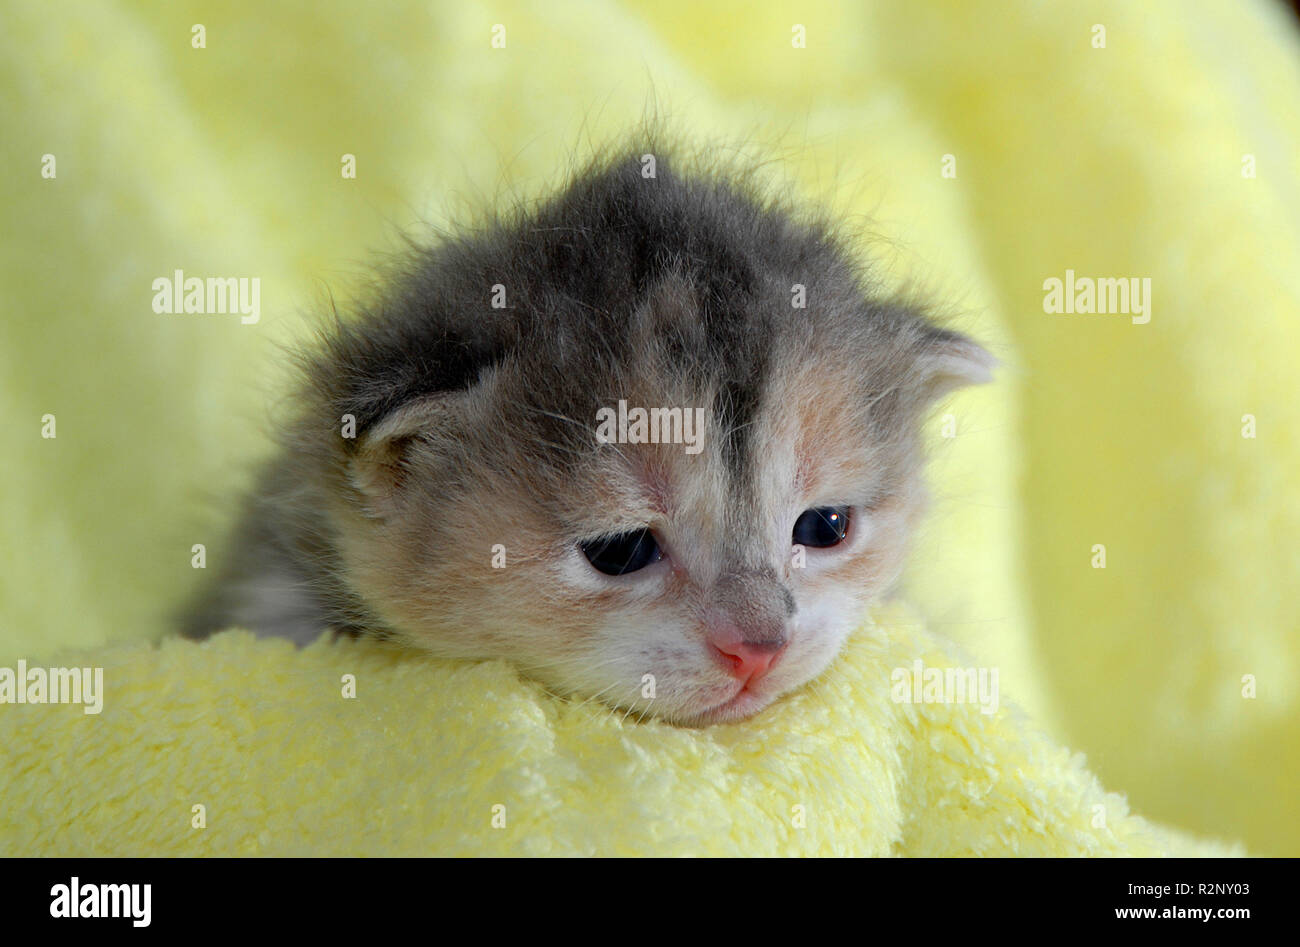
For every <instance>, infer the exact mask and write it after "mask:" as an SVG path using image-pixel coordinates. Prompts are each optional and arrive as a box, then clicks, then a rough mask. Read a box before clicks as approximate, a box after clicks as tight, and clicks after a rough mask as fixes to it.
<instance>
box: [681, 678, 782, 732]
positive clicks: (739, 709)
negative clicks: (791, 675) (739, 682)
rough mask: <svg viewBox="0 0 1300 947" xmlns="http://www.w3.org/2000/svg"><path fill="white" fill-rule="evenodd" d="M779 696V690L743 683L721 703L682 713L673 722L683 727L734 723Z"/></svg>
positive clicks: (756, 711)
mask: <svg viewBox="0 0 1300 947" xmlns="http://www.w3.org/2000/svg"><path fill="white" fill-rule="evenodd" d="M780 696H781V694H780V692H779V691H772V690H768V689H763V688H762V687H761V685H760V686H759V687H757V688H751V687H749V685H745V686H744V687H742V688H741V689H740V691H739V692H738V693H737V694H735V695H734V696H733V697H729V698H728V699H727V700H725V701H723V702H722V703H720V704H717V705H716V706H711V707H707V708H705V709H704V710H701V711H698V712H696V713H694V714H683V715H682V717H681V718H680V719H679V720H677V721H675V722H676V723H677V724H678V725H679V726H683V727H708V726H712V725H713V724H717V723H735V722H736V721H738V720H744V719H745V718H746V717H752V716H753V715H754V714H756V713H758V712H759V711H760V710H762V709H764V708H765V707H767V706H768V705H770V704H771V703H772V702H773V701H775V700H776V699H777V698H778V697H780Z"/></svg>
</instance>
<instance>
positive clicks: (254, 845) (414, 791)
mask: <svg viewBox="0 0 1300 947" xmlns="http://www.w3.org/2000/svg"><path fill="white" fill-rule="evenodd" d="M960 660H961V659H960V657H959V656H958V655H957V654H956V653H955V649H954V648H953V647H952V646H951V645H947V644H945V643H944V642H943V641H941V640H939V639H936V638H935V637H934V636H932V635H930V634H929V633H927V632H926V631H925V630H924V629H923V628H922V626H921V625H920V624H919V623H918V622H917V621H916V619H915V616H913V615H911V614H909V613H908V612H907V611H905V610H903V609H901V608H898V607H892V608H887V609H881V610H880V611H879V613H878V615H877V616H876V619H875V620H874V621H872V622H870V623H868V624H867V625H866V626H865V627H864V628H862V629H861V631H859V632H858V633H857V634H856V635H855V637H854V638H853V640H852V642H851V644H850V646H849V647H848V649H847V650H846V652H845V653H844V655H843V656H842V657H841V659H840V660H839V661H837V662H836V664H835V665H834V666H833V667H832V668H831V670H830V671H829V672H828V673H827V674H826V675H825V676H824V677H822V678H821V679H819V680H817V681H814V682H813V683H812V684H810V685H809V686H807V687H805V688H804V689H803V690H801V691H799V692H797V693H795V694H794V695H792V696H790V697H789V698H787V699H785V700H782V701H780V702H779V703H777V704H776V705H774V706H773V707H771V708H770V709H769V710H767V711H765V712H763V713H761V714H759V715H758V716H757V717H755V718H752V719H750V720H748V721H744V722H742V723H738V724H734V725H726V726H718V727H711V728H705V729H685V728H677V727H673V726H669V725H667V724H663V723H659V722H655V721H648V720H647V721H638V720H636V719H631V718H629V717H628V716H627V715H626V714H623V713H619V712H615V711H611V710H609V709H607V708H605V707H604V706H603V705H600V704H598V703H592V702H590V701H577V700H570V699H564V698H559V697H554V696H551V695H549V694H547V693H545V692H544V691H543V690H542V689H541V688H540V687H539V686H537V685H536V684H533V683H531V682H528V681H526V680H522V679H521V678H520V677H519V676H518V675H517V674H516V673H515V672H514V671H513V670H512V669H511V668H510V667H509V666H507V665H505V664H503V663H500V662H482V663H458V662H448V661H441V660H434V659H429V658H425V657H422V656H417V655H414V654H412V653H410V652H404V651H402V650H400V649H398V648H396V647H393V646H390V645H385V644H382V643H378V642H374V641H353V640H342V641H338V642H335V643H330V642H329V641H328V640H327V639H322V640H321V641H319V642H317V643H316V644H314V645H312V646H310V647H308V648H306V649H304V650H302V651H301V652H296V651H295V650H294V648H293V647H292V645H290V644H288V643H286V642H283V641H274V640H266V639H260V640H259V639H256V638H254V637H253V636H252V635H251V634H248V633H247V632H239V631H234V632H226V633H223V634H220V635H218V636H216V637H214V638H212V639H210V640H209V641H207V642H205V643H202V644H194V643H191V642H187V641H182V640H176V639H172V640H167V641H164V642H162V643H161V645H158V646H153V645H149V644H129V645H122V646H118V647H116V648H111V649H105V650H102V651H98V652H92V653H88V654H82V655H79V656H65V657H64V658H63V659H62V663H63V664H64V665H67V666H101V665H102V667H103V675H104V678H103V679H104V687H103V694H102V707H101V709H100V712H99V713H97V714H88V713H85V709H86V708H85V707H83V706H78V705H75V704H66V705H50V704H45V705H39V704H27V705H18V706H13V707H8V708H5V710H4V712H3V713H0V772H4V773H6V774H7V779H6V786H5V796H4V798H5V805H4V807H3V809H2V810H0V854H4V855H20V854H26V855H30V854H43V855H56V854H57V855H184V854H191V855H199V854H203V855H611V856H613V855H717V856H722V855H811V854H818V855H1117V854H1126V855H1163V854H1183V855H1199V854H1217V853H1222V852H1225V851H1228V849H1226V848H1223V847H1219V846H1215V845H1211V844H1207V843H1195V842H1192V841H1190V840H1187V839H1185V838H1183V837H1181V836H1179V835H1177V834H1175V833H1172V832H1168V831H1166V830H1164V829H1161V828H1160V827H1158V826H1155V825H1153V824H1151V823H1149V822H1147V821H1146V820H1144V819H1142V818H1139V817H1138V816H1135V815H1132V814H1130V813H1129V811H1128V808H1127V806H1126V805H1125V802H1124V800H1123V799H1122V797H1120V796H1117V795H1113V794H1109V793H1106V792H1105V791H1103V789H1102V788H1101V786H1100V785H1099V784H1098V782H1097V780H1096V779H1095V778H1094V777H1093V776H1092V775H1091V774H1089V773H1088V771H1087V770H1086V768H1085V767H1084V764H1083V760H1082V759H1081V758H1080V757H1078V756H1074V755H1071V754H1070V753H1069V752H1067V751H1066V750H1064V749H1061V748H1060V747H1058V746H1056V745H1054V744H1053V743H1052V742H1051V741H1050V740H1049V739H1047V738H1046V737H1044V736H1043V735H1042V734H1040V733H1038V732H1036V731H1035V729H1034V727H1033V726H1032V725H1031V724H1030V723H1029V721H1028V720H1027V719H1026V718H1025V716H1024V715H1023V714H1021V713H1020V712H1019V711H1018V710H1016V709H1014V708H1012V707H1009V706H1006V705H1005V704H1003V703H1002V702H1001V700H998V699H997V694H996V691H995V690H993V689H992V688H990V687H989V686H987V679H986V683H985V684H984V685H982V686H980V685H972V686H971V687H970V688H969V689H968V690H967V691H965V693H964V700H963V701H962V702H960V703H958V702H951V701H950V702H947V703H937V702H925V699H926V698H927V697H934V696H939V695H940V691H938V690H934V689H931V688H930V683H933V682H932V681H930V680H928V679H927V678H926V674H927V672H930V671H932V670H937V671H940V672H941V671H943V670H945V669H949V668H952V669H957V668H961V667H963V665H962V664H961V663H959V662H960ZM918 662H919V664H918ZM918 668H920V669H921V670H920V676H919V677H918V676H916V675H917V672H918ZM994 683H996V682H994ZM943 694H945V695H946V696H947V697H949V698H951V697H952V696H953V692H952V691H951V690H948V691H945V692H943ZM917 697H920V698H921V701H920V702H916V700H915V698H917ZM54 747H57V748H58V750H57V752H52V751H51V748H54Z"/></svg>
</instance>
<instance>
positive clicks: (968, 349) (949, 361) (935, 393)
mask: <svg viewBox="0 0 1300 947" xmlns="http://www.w3.org/2000/svg"><path fill="white" fill-rule="evenodd" d="M997 364H998V360H997V359H996V358H994V357H993V356H992V355H990V354H989V352H988V350H987V349H985V348H984V347H983V346H982V345H980V344H979V343H978V342H976V341H975V340H974V339H971V338H969V337H968V336H964V335H962V334H961V333H960V332H953V331H952V330H950V329H940V328H936V327H928V328H927V329H926V331H925V335H924V336H923V337H922V340H921V348H920V351H919V353H918V354H917V357H916V367H917V373H918V374H919V376H920V377H921V378H922V380H923V381H922V383H923V385H924V392H925V397H926V399H927V400H930V401H934V400H937V399H939V398H942V397H943V396H944V395H946V394H948V393H949V392H951V391H955V390H956V389H958V388H965V387H966V386H967V385H982V384H984V383H986V382H990V381H992V380H993V369H994V368H995V367H997Z"/></svg>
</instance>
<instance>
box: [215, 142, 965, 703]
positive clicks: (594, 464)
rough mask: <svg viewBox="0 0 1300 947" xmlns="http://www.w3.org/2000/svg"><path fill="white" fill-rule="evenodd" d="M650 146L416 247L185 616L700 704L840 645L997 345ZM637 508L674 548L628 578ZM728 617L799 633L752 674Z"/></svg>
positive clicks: (326, 373) (612, 696)
mask: <svg viewBox="0 0 1300 947" xmlns="http://www.w3.org/2000/svg"><path fill="white" fill-rule="evenodd" d="M644 150H645V149H644V148H638V149H630V150H629V153H628V154H626V155H622V156H619V157H616V158H613V159H607V160H605V161H603V162H601V163H599V164H596V165H593V166H591V167H588V168H586V169H585V170H583V171H582V172H581V173H579V174H577V175H576V176H575V178H574V180H573V181H572V182H571V183H570V184H569V185H568V186H567V188H565V189H564V190H563V191H562V192H561V193H559V194H558V195H557V196H556V197H554V198H553V199H552V200H550V201H549V202H547V203H545V204H543V205H542V206H540V207H539V208H537V209H534V210H529V211H519V212H517V213H516V214H515V216H513V217H508V218H507V217H499V218H497V219H496V220H494V221H493V222H491V223H490V224H489V225H488V226H487V227H485V228H483V229H482V230H481V231H479V232H473V233H470V234H468V235H465V236H461V237H457V238H453V239H451V240H448V241H444V242H442V243H440V244H439V245H437V246H435V247H433V248H431V249H427V250H421V251H419V252H418V253H417V254H416V255H415V257H414V258H413V259H412V260H410V261H408V263H407V265H406V266H405V267H404V268H403V269H402V271H401V272H400V273H398V274H396V275H395V276H393V277H392V278H391V284H390V287H389V289H388V290H387V291H386V293H385V294H384V296H383V298H382V299H381V300H380V301H378V302H377V303H375V304H373V305H372V306H370V307H368V309H367V310H366V311H364V312H362V313H360V314H359V317H358V318H356V319H354V320H351V321H349V322H346V323H341V324H339V325H338V326H337V327H336V328H335V329H334V330H333V331H332V332H331V333H330V334H329V335H328V336H327V338H326V339H325V340H324V343H323V345H322V346H320V348H319V350H318V351H315V352H313V353H312V354H310V355H309V356H307V358H306V359H305V363H304V367H305V375H306V382H305V384H304V386H303V397H302V411H301V414H300V416H299V417H298V418H297V420H296V421H295V422H294V423H293V424H291V425H290V426H289V428H288V430H287V431H286V432H285V435H286V436H285V441H286V443H285V448H284V451H283V453H282V455H281V457H280V459H279V460H278V461H277V462H276V463H275V465H274V466H273V468H272V469H271V470H270V472H269V474H268V475H267V478H266V480H265V483H264V487H263V489H262V491H261V492H260V493H259V494H258V495H257V496H256V497H255V498H254V499H253V500H252V501H251V503H252V505H251V509H250V513H249V515H248V516H247V517H246V520H245V524H244V526H243V527H242V535H241V546H242V548H243V550H244V552H243V554H241V555H240V556H238V557H237V560H238V565H237V567H236V570H235V571H234V572H232V573H231V574H228V575H226V576H225V577H224V578H223V580H222V582H221V585H220V587H219V588H218V590H217V592H216V593H215V595H214V596H213V597H212V598H210V599H209V600H208V601H207V602H205V603H204V605H203V606H202V607H200V608H199V609H198V610H197V612H196V615H195V617H194V620H193V621H192V622H191V625H190V628H191V633H198V634H201V633H203V632H205V631H208V630H212V629H216V628H221V627H226V626H228V625H232V624H238V625H244V626H247V627H251V628H253V629H255V630H258V631H259V632H263V633H270V634H280V635H286V636H289V637H293V638H295V639H297V640H299V641H306V640H309V639H311V638H312V637H315V636H316V635H317V634H319V633H320V631H321V630H322V629H323V628H325V627H326V626H333V627H336V628H339V627H342V628H348V629H352V630H361V631H380V632H383V633H387V634H391V635H394V636H396V637H398V638H400V639H402V640H403V641H406V642H408V643H410V644H412V645H415V646H417V647H420V648H424V649H427V650H429V651H431V652H434V653H436V654H439V655H442V656H447V657H458V658H503V659H507V660H510V661H513V662H514V663H516V664H517V665H519V666H520V667H522V668H524V669H526V670H527V671H529V672H530V673H531V674H533V675H534V676H536V677H537V678H538V679H540V680H541V681H542V682H544V683H545V684H547V685H548V686H550V687H551V688H553V689H554V690H556V691H559V692H563V693H578V694H582V695H599V696H601V697H602V698H603V699H605V700H607V701H608V702H610V703H612V704H614V705H616V706H619V707H624V708H628V709H633V710H636V711H638V712H650V713H654V714H657V715H659V716H662V717H665V718H667V719H669V720H673V721H676V722H682V723H709V722H715V721H719V720H725V719H732V718H735V717H739V716H744V715H747V714H749V713H752V712H754V711H756V710H758V709H760V708H761V707H763V706H766V705H767V704H768V703H770V701H771V700H772V699H774V698H775V697H777V696H779V695H780V694H782V693H784V692H786V691H788V690H790V689H791V688H794V687H797V686H799V685H800V684H802V683H804V682H805V681H807V680H809V679H810V678H812V677H814V676H816V675H817V674H819V673H820V672H821V671H822V670H823V669H824V668H825V667H826V665H827V664H828V663H829V662H830V660H831V659H832V658H833V657H834V656H835V655H836V654H837V653H838V651H839V650H840V648H841V646H842V645H843V643H844V640H845V638H846V636H847V635H848V633H849V631H850V630H851V628H852V627H853V626H854V625H855V624H857V623H858V622H859V621H860V616H861V614H862V611H863V609H864V608H865V606H866V605H867V604H868V603H869V602H870V601H871V600H872V599H874V598H876V597H877V596H879V595H880V594H881V593H882V592H883V591H884V590H885V589H886V588H887V587H888V586H889V584H890V583H891V582H892V581H893V580H894V578H895V577H896V576H897V574H898V572H899V569H900V567H901V564H902V561H903V550H904V546H905V540H906V536H907V533H908V530H909V527H910V526H911V524H912V522H913V521H914V519H915V517H916V514H917V513H918V511H919V509H920V506H921V497H922V492H923V491H922V490H921V487H920V477H919V469H918V468H919V463H918V445H917V427H918V421H919V418H920V415H921V413H922V411H923V410H924V408H925V407H926V406H927V405H928V404H929V402H930V401H931V400H932V399H933V398H934V397H935V396H936V395H937V394H940V393H942V392H944V391H946V390H947V389H948V388H949V387H951V386H953V385H954V384H959V383H964V382H969V381H979V380H983V379H984V378H986V377H987V370H988V367H989V359H988V356H987V355H986V354H985V353H984V352H983V350H982V349H980V348H979V347H978V346H976V345H975V344H974V343H972V342H970V341H969V340H967V339H965V338H964V337H962V336H960V335H957V334H955V333H952V332H950V331H947V330H944V329H940V328H936V327H935V326H933V325H932V324H930V323H929V322H928V321H927V320H926V319H924V318H922V317H921V316H920V315H919V314H917V313H916V312H914V311H912V310H911V309H910V308H908V307H907V306H904V305H902V304H900V303H897V302H888V301H880V300H876V299H873V298H872V297H871V295H870V293H869V292H868V291H867V289H866V287H867V285H868V284H867V281H866V279H865V276H864V274H863V272H862V271H861V269H860V268H859V267H858V266H857V265H856V263H855V261H854V260H853V259H852V258H851V257H850V256H849V255H848V254H847V253H846V252H845V251H844V249H843V248H842V246H841V244H840V242H839V241H838V240H837V239H836V238H835V236H834V234H833V231H832V230H831V229H830V228H829V227H827V226H825V225H824V224H821V223H814V222H811V221H810V220H809V219H807V218H805V217H802V216H800V215H797V214H796V213H795V212H793V211H792V210H790V209H789V208H787V207H784V206H781V205H779V204H777V203H775V202H773V201H771V200H770V199H767V198H764V197H763V196H762V195H761V192H760V191H759V190H758V188H756V187H755V186H754V185H753V184H752V183H749V181H748V179H746V178H743V177H740V178H738V177H733V176H727V175H716V174H714V175H706V174H691V173H689V172H679V171H678V170H677V166H676V164H675V163H670V162H669V161H668V160H666V159H665V157H664V156H662V155H660V156H659V157H658V160H657V167H656V168H655V173H654V175H653V176H649V175H647V174H646V173H644V168H645V167H646V166H645V164H644V163H643V162H642V161H641V160H640V159H639V158H638V156H639V155H640V154H641V153H642V152H643V151H644ZM797 287H802V290H800V289H797ZM800 293H801V294H802V296H803V300H802V301H803V303H804V305H802V306H798V307H797V306H796V305H795V300H796V298H797V297H796V294H800ZM494 299H495V300H497V301H498V302H500V301H502V300H503V301H504V307H500V308H497V307H494V306H493V305H492V301H493V300H494ZM620 401H624V402H626V403H627V404H628V405H631V406H634V407H636V406H642V407H646V408H649V407H668V408H681V409H683V410H687V411H691V410H694V409H696V408H702V409H703V411H704V414H703V416H704V418H705V419H706V427H705V429H704V431H703V438H702V449H701V450H700V451H699V452H698V453H690V452H687V451H686V450H684V448H683V445H682V444H680V443H651V444H630V443H621V444H601V443H598V442H597V440H596V437H595V431H596V419H597V413H598V411H600V410H601V409H602V408H613V407H614V406H616V405H617V404H618V402H620ZM353 435H355V436H353ZM837 505H842V506H848V507H850V508H851V511H852V525H851V527H850V533H849V536H848V538H847V540H846V541H845V542H844V543H842V544H840V545H838V546H836V547H833V548H829V549H811V548H810V549H807V550H806V551H804V552H801V553H797V552H796V551H795V550H792V544H791V527H792V525H793V523H794V521H795V520H796V519H797V518H798V516H799V515H800V513H801V512H803V511H804V510H808V509H812V508H816V507H825V506H837ZM647 527H648V528H650V529H652V530H653V531H654V534H655V536H656V538H657V539H658V541H659V544H660V545H661V547H662V548H663V550H664V553H665V558H664V559H663V561H660V562H658V563H655V564H654V565H653V566H651V567H649V568H646V569H643V570H641V571H639V572H636V573H633V574H628V575H622V576H616V577H614V576H608V575H604V574H601V573H599V572H597V571H596V570H595V569H593V568H592V567H591V565H590V564H589V563H588V562H587V560H586V559H585V557H584V556H583V554H582V552H581V550H580V548H579V543H581V542H583V541H585V540H591V539H595V538H599V537H604V536H609V535H612V534H617V533H620V532H624V531H628V530H635V529H639V528H647ZM494 554H495V556H496V561H495V563H494ZM502 556H504V562H503V561H502V559H501V557H502ZM502 566H504V567H502ZM718 627H735V628H739V629H740V630H741V633H742V634H744V635H751V634H753V635H759V636H762V635H767V636H769V637H772V638H779V639H781V640H788V641H789V645H788V646H787V647H786V649H785V653H784V654H783V655H782V657H781V660H780V661H779V663H775V664H774V665H773V669H772V670H771V672H770V673H769V674H768V675H767V676H766V677H764V678H763V679H762V680H761V681H759V682H757V683H756V684H755V685H754V686H753V687H752V688H750V689H747V690H746V692H745V693H743V694H740V695H738V694H737V693H736V690H737V688H736V680H735V679H734V678H733V676H732V675H730V674H728V672H727V670H726V668H725V667H722V666H719V665H718V663H717V661H716V660H715V657H714V656H712V655H711V654H710V653H709V652H708V650H707V648H706V645H705V643H704V641H705V633H706V630H707V629H712V628H718ZM648 680H653V682H654V684H653V697H649V696H647V693H648V692H647V691H646V690H645V685H646V683H647V681H648ZM732 698H735V699H734V700H733V699H732Z"/></svg>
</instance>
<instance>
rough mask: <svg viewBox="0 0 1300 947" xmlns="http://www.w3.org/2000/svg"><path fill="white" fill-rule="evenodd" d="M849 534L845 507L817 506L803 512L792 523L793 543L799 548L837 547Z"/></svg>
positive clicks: (847, 510) (847, 514)
mask: <svg viewBox="0 0 1300 947" xmlns="http://www.w3.org/2000/svg"><path fill="white" fill-rule="evenodd" d="M848 532H849V508H848V507H847V506H819V507H817V508H816V509H812V510H804V512H803V513H802V514H801V515H800V516H799V518H798V519H797V520H795V521H794V536H793V541H794V543H795V544H796V545H799V546H813V547H816V548H822V547H825V546H838V545H839V544H840V543H842V542H844V537H845V536H846V535H848Z"/></svg>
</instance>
